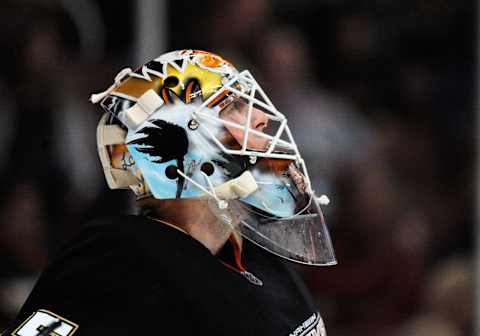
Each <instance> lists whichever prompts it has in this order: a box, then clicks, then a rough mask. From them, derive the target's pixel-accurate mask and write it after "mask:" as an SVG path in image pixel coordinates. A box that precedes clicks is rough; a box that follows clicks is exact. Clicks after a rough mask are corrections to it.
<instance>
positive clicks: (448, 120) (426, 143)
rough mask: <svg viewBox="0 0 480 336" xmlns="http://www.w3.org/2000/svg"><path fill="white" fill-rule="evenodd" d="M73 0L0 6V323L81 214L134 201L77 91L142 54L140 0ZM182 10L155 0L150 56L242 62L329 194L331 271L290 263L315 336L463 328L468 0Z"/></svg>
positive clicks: (469, 302)
mask: <svg viewBox="0 0 480 336" xmlns="http://www.w3.org/2000/svg"><path fill="white" fill-rule="evenodd" d="M72 3H75V2H73V1H68V0H63V1H53V0H51V1H49V0H42V1H33V0H31V1H28V0H22V1H13V0H12V1H10V0H5V1H2V3H1V4H0V17H1V22H2V30H1V31H2V34H1V36H0V46H1V50H2V53H1V56H0V57H1V58H2V64H3V67H1V68H0V158H1V160H0V172H1V174H0V180H1V181H2V183H1V186H0V188H1V189H2V193H1V196H0V265H1V268H0V330H1V329H2V326H3V325H5V324H6V323H7V322H8V321H9V320H10V319H11V318H12V317H13V316H14V315H15V313H16V311H17V310H18V309H19V306H20V305H21V304H22V303H23V300H24V299H25V297H26V295H28V291H29V290H30V288H31V286H32V284H33V283H34V282H35V279H36V277H37V276H38V274H39V272H40V271H41V270H42V269H43V267H44V266H45V265H46V262H47V260H48V258H49V257H50V256H51V255H53V254H54V253H55V251H56V250H57V249H58V248H59V247H60V246H61V245H62V243H63V242H64V241H65V240H67V239H68V238H69V237H70V236H71V235H72V234H74V232H75V231H76V230H77V229H78V227H79V225H81V224H82V223H84V222H85V221H87V220H88V219H89V218H93V217H97V216H101V215H104V214H109V213H118V212H119V211H121V212H124V213H129V212H132V211H133V206H132V204H133V201H132V198H131V195H130V194H129V193H128V192H121V191H116V192H112V191H108V190H107V188H106V184H105V182H104V179H103V173H102V171H101V167H100V164H99V162H98V160H97V153H96V142H95V141H96V136H95V132H96V123H97V121H98V120H99V118H100V112H99V111H98V109H96V108H95V107H94V106H91V105H90V104H89V102H88V97H89V95H90V93H92V92H96V91H101V90H103V89H105V88H106V87H107V86H109V85H110V84H111V81H112V78H113V77H114V75H115V74H116V73H117V72H118V70H120V69H121V68H122V67H124V66H138V65H139V64H135V63H134V60H133V58H134V53H135V51H134V49H135V43H134V42H135V41H134V36H135V34H134V29H135V20H136V18H135V15H134V13H135V5H136V2H134V1H116V2H114V1H107V0H97V1H91V0H89V1H86V0H85V1H82V2H81V3H82V4H83V5H82V6H83V7H82V6H80V7H78V6H77V7H75V5H72ZM367 3H368V2H367ZM72 6H73V8H72ZM195 6H197V5H195V4H194V3H192V2H190V1H184V2H179V1H173V0H171V1H167V2H166V8H167V14H166V17H167V18H168V20H167V22H166V23H165V22H162V23H161V24H160V23H159V26H160V25H161V26H163V27H165V29H167V31H166V32H167V37H168V44H167V45H166V46H165V50H164V51H167V50H175V49H180V48H194V49H204V50H210V51H214V52H216V53H218V54H220V55H223V56H224V57H225V58H227V59H229V60H231V61H232V63H234V64H235V65H237V67H238V68H241V69H243V68H248V69H249V70H250V71H251V72H252V73H253V74H254V75H255V77H256V79H257V81H258V82H259V83H260V84H261V85H262V87H263V88H264V89H265V91H266V92H267V93H268V94H269V95H270V97H271V98H272V101H273V102H274V104H275V105H276V106H277V108H278V109H279V110H280V111H282V112H284V113H285V114H286V116H287V117H288V119H289V124H290V125H291V126H290V127H291V129H292V131H293V134H294V136H295V135H296V137H295V138H296V141H297V143H298V145H299V147H300V150H301V152H302V153H303V154H304V157H305V159H306V161H307V163H308V166H309V171H310V175H311V177H312V181H313V185H314V189H315V190H316V191H317V193H318V194H326V195H328V196H329V198H330V199H331V204H330V205H329V206H328V207H326V208H325V213H326V218H327V220H328V225H329V227H330V230H331V233H332V237H333V242H334V246H335V249H336V253H337V259H338V261H339V264H338V266H335V267H329V268H322V269H320V270H319V269H314V268H309V267H299V270H300V271H301V272H302V273H303V275H304V277H305V280H306V282H307V284H308V286H309V287H310V289H311V291H312V292H313V293H314V296H315V298H316V300H317V303H318V306H319V308H320V311H321V314H322V316H323V318H324V320H325V321H326V325H327V330H328V332H329V334H331V335H337V336H338V335H340V336H350V335H369V336H375V335H394V336H395V335H410V336H423V335H437V336H466V335H472V334H473V310H474V309H473V306H474V298H473V297H474V295H473V293H474V273H473V249H474V238H473V234H474V225H473V223H474V203H473V201H474V185H475V181H474V135H475V134H474V132H475V129H474V123H473V121H474V119H475V118H474V103H475V95H474V84H475V77H474V73H475V71H474V69H475V47H476V46H475V25H476V17H475V10H474V7H475V4H474V2H473V1H461V2H447V1H443V0H442V1H433V0H422V1H419V0H410V1H401V2H399V1H388V0H385V1H375V2H373V1H372V2H369V3H368V4H366V5H365V4H362V5H360V4H358V3H357V2H356V1H313V0H312V1H308V0H297V1H294V2H292V1H284V0H278V1H267V0H256V1H250V0H237V1H220V0H208V1H204V2H202V5H201V6H200V5H198V8H197V7H195ZM81 13H83V14H81ZM94 19H95V20H94ZM85 20H87V21H88V24H87V25H86V24H85ZM82 22H83V23H82ZM86 26H88V27H86ZM162 52H163V51H162ZM154 56H156V55H152V58H153V57H154ZM145 61H146V60H145Z"/></svg>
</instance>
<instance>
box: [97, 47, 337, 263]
mask: <svg viewBox="0 0 480 336" xmlns="http://www.w3.org/2000/svg"><path fill="white" fill-rule="evenodd" d="M92 101H94V102H99V103H100V105H101V106H102V107H103V109H104V110H105V111H106V112H108V114H109V115H110V116H111V118H110V123H111V124H116V125H107V123H108V121H107V120H106V119H105V121H104V123H105V125H104V126H105V127H110V128H111V130H110V131H108V132H107V131H102V134H104V135H105V134H116V135H117V136H116V138H117V139H116V140H115V141H114V140H112V139H110V140H106V141H104V140H101V141H99V143H100V142H101V143H103V144H104V145H105V147H108V146H112V145H114V144H117V143H121V142H122V141H120V140H121V139H123V144H121V145H123V147H122V148H124V149H125V150H124V152H123V154H122V155H123V156H121V157H120V159H118V158H117V160H116V161H121V162H123V163H121V164H117V166H116V167H114V166H112V162H114V160H113V159H114V158H113V156H112V155H111V153H112V150H111V149H108V148H107V149H102V148H100V149H99V151H101V158H103V160H102V162H104V170H105V171H106V176H107V181H109V185H110V187H112V188H117V187H129V188H130V189H132V190H133V191H134V192H135V193H136V194H137V197H139V198H144V197H154V198H157V199H173V198H195V197H208V198H211V199H212V200H214V201H215V202H216V204H217V205H218V210H219V213H222V215H221V217H222V218H230V222H231V219H232V218H236V220H235V222H239V223H241V224H240V229H239V230H240V231H241V233H242V234H243V235H244V236H246V237H247V238H249V239H252V240H253V241H255V242H256V243H258V244H259V245H261V246H262V247H265V245H267V246H268V248H267V247H266V248H267V249H269V250H270V251H272V252H274V253H276V254H279V255H281V256H284V257H287V258H289V259H292V260H297V261H300V262H305V263H315V262H322V263H332V262H334V256H333V250H332V249H331V243H330V240H329V236H328V232H327V230H326V227H325V225H324V223H323V216H322V215H321V211H320V208H319V206H318V204H317V201H316V197H315V195H314V192H313V190H311V186H310V181H309V177H308V173H307V170H306V166H305V163H304V161H303V159H302V157H301V155H300V153H299V150H298V148H297V145H296V144H295V141H294V140H293V137H292V134H291V132H290V129H289V128H288V125H287V119H286V118H285V116H284V115H283V114H281V113H280V112H279V111H278V110H277V109H276V108H275V107H274V105H273V104H272V103H271V101H270V99H269V98H268V96H267V95H266V94H265V93H264V91H263V90H262V88H261V87H260V85H259V84H258V83H257V82H256V80H255V79H254V78H253V76H252V75H251V74H250V72H249V71H247V70H244V71H242V72H239V71H237V70H236V69H235V68H234V67H233V66H232V65H231V64H230V63H229V62H228V61H226V60H224V59H223V58H221V57H220V56H218V55H215V54H213V53H209V52H205V51H199V50H180V51H174V52H170V53H167V54H164V55H162V56H160V57H158V58H156V59H154V60H153V61H150V62H148V63H146V64H145V65H144V66H142V67H140V68H139V69H137V70H136V71H131V70H129V69H128V70H124V71H122V72H121V73H120V74H119V75H118V76H117V78H116V79H115V83H114V84H113V85H112V86H111V87H110V88H109V89H108V90H106V91H105V92H103V93H100V94H98V95H95V96H94V97H93V98H92ZM107 119H108V118H107ZM104 126H102V127H103V128H104ZM99 127H100V126H99ZM103 128H102V129H103ZM109 132H110V133H109ZM122 132H123V133H122ZM120 134H121V136H120ZM111 137H114V136H113V135H112V136H111ZM120 138H121V139H120ZM119 139H120V140H119ZM126 152H128V155H127V154H126ZM122 160H124V161H122ZM125 160H127V161H128V164H127V162H125ZM132 161H133V162H134V164H133V165H132V164H131V162H132ZM109 169H110V170H109ZM122 169H123V171H122ZM128 174H130V175H128ZM127 175H128V176H130V177H132V176H133V179H131V178H130V177H127V178H126V176H127ZM120 180H121V181H123V183H117V182H118V181H120ZM299 218H302V220H301V222H302V223H304V222H308V221H310V222H311V223H310V224H309V225H308V227H310V228H312V229H305V227H304V224H298V223H296V224H294V227H293V231H292V228H291V226H292V220H295V221H298V219H299ZM312 219H313V221H312ZM227 222H228V220H227ZM272 227H276V228H277V229H275V230H272ZM279 230H280V231H279ZM309 230H313V231H314V232H313V233H312V234H310V233H308V234H307V235H306V232H310V231H309ZM282 232H283V233H282ZM286 232H289V235H290V237H286V236H285V233H286ZM294 237H297V238H294ZM319 237H320V238H319ZM312 239H313V240H312ZM317 240H318V241H320V243H318V242H317ZM260 241H261V243H259V242H260ZM306 241H307V245H308V246H309V247H308V248H306V250H304V249H305V247H304V246H303V245H305V242H306ZM312 244H313V245H312ZM318 244H320V245H319V246H320V247H317V245H318ZM319 249H320V252H319Z"/></svg>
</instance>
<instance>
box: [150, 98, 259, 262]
mask: <svg viewBox="0 0 480 336" xmlns="http://www.w3.org/2000/svg"><path fill="white" fill-rule="evenodd" d="M229 107H230V106H228V107H227V108H226V109H225V110H224V111H222V112H221V113H220V118H221V119H224V120H228V121H232V122H235V123H237V124H240V125H244V124H245V122H246V118H247V111H248V105H246V104H244V103H242V104H239V105H237V106H236V107H234V106H232V107H231V108H229ZM267 123H268V117H267V115H266V114H265V113H264V112H263V111H261V110H259V109H257V108H253V109H252V115H251V119H250V128H251V129H254V130H257V131H259V132H262V131H263V130H264V129H265V127H266V126H267ZM225 128H226V129H227V130H228V131H229V132H230V133H231V135H232V136H233V137H234V138H235V140H236V141H237V142H238V143H240V144H241V143H242V141H243V137H244V133H243V132H244V131H243V130H242V129H237V128H234V127H229V126H225ZM266 144H267V139H265V138H263V137H261V136H258V135H257V136H255V135H253V134H250V135H249V139H248V142H247V145H248V147H249V148H251V149H257V150H263V149H265V147H266ZM154 202H155V207H154V208H153V209H152V215H151V218H152V219H154V220H157V221H159V222H162V223H164V224H166V225H171V226H174V227H175V228H177V229H179V230H181V231H183V232H185V233H187V234H189V235H191V236H192V237H193V238H195V239H196V240H198V241H199V242H200V243H202V244H203V245H204V246H205V247H207V248H208V249H209V250H210V252H211V253H212V254H217V253H218V252H219V251H220V249H221V248H222V246H223V245H224V244H225V243H226V241H227V240H228V238H229V237H230V236H231V234H232V231H233V229H232V228H231V227H230V226H228V225H226V224H225V223H223V222H221V221H220V220H219V219H218V218H217V217H216V215H215V214H214V213H212V211H211V208H210V206H211V205H209V204H208V199H207V198H187V199H185V198H181V199H163V200H155V201H154ZM238 237H239V236H238ZM237 240H238V243H239V244H241V240H240V239H237Z"/></svg>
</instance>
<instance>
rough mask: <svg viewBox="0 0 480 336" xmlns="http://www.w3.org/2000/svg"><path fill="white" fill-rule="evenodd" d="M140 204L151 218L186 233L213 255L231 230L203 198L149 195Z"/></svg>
mask: <svg viewBox="0 0 480 336" xmlns="http://www.w3.org/2000/svg"><path fill="white" fill-rule="evenodd" d="M140 205H141V207H142V208H144V209H148V210H147V211H146V213H147V214H148V216H149V217H150V218H152V219H154V220H156V221H158V222H159V223H163V224H166V225H171V226H173V227H175V228H177V229H179V230H180V231H183V232H185V233H187V234H189V235H190V236H192V237H193V238H195V239H196V240H198V241H199V242H200V243H202V244H203V245H204V246H205V247H206V248H208V249H209V250H210V252H211V253H212V254H214V255H215V254H217V253H218V251H219V250H220V249H221V248H222V246H223V245H224V244H225V242H226V241H227V240H228V238H229V237H230V235H231V234H232V229H231V228H230V227H228V226H227V225H226V224H225V223H223V222H221V221H220V220H219V219H218V218H217V217H216V216H215V215H214V214H213V213H212V212H211V211H210V208H209V205H208V201H207V200H205V199H172V200H157V199H149V200H143V201H141V202H140Z"/></svg>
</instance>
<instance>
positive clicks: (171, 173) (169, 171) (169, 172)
mask: <svg viewBox="0 0 480 336" xmlns="http://www.w3.org/2000/svg"><path fill="white" fill-rule="evenodd" d="M165 175H166V176H167V177H168V178H169V179H170V180H175V179H176V178H178V173H177V167H175V166H173V165H172V166H168V167H167V168H166V169H165Z"/></svg>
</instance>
